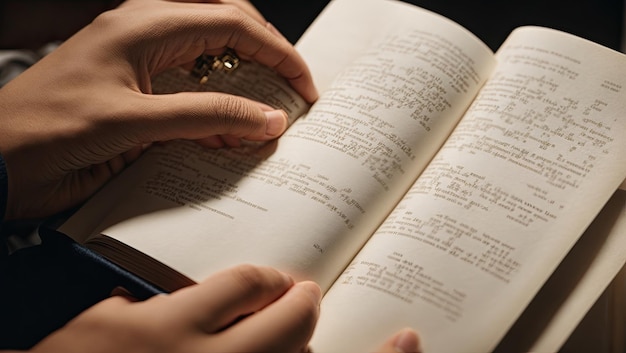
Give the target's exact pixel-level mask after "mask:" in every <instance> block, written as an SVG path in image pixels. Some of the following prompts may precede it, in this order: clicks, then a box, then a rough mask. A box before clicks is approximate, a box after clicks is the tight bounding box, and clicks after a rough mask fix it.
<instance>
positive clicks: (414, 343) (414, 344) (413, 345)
mask: <svg viewBox="0 0 626 353" xmlns="http://www.w3.org/2000/svg"><path fill="white" fill-rule="evenodd" d="M392 341H393V348H394V350H395V351H396V352H398V353H418V352H421V351H422V350H421V348H420V341H419V337H418V336H417V332H415V331H414V330H413V329H411V328H408V327H407V328H404V329H402V330H401V331H400V332H398V333H397V334H396V335H395V336H394V337H393V338H392Z"/></svg>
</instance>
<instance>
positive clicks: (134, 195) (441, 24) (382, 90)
mask: <svg viewBox="0 0 626 353" xmlns="http://www.w3.org/2000/svg"><path fill="white" fill-rule="evenodd" d="M372 3H382V4H384V6H383V9H386V10H387V12H388V14H389V16H391V17H393V18H395V19H396V20H395V21H394V22H393V23H388V24H387V25H382V23H383V22H386V20H385V21H383V20H382V18H381V26H377V28H376V30H373V31H369V32H360V31H359V32H353V31H350V26H347V27H345V29H346V31H345V32H343V33H338V32H329V33H327V34H326V35H324V36H321V37H320V38H318V41H317V44H316V45H317V46H318V48H319V50H320V51H326V50H328V49H330V48H328V47H326V46H325V44H326V43H327V42H328V40H329V39H331V38H333V39H337V37H339V36H341V37H342V38H345V40H343V43H344V47H345V50H339V51H337V52H334V51H331V52H327V54H328V55H329V56H330V57H334V58H336V59H337V60H334V61H332V62H331V63H330V65H327V66H322V67H321V68H322V69H325V70H330V71H332V72H333V73H334V74H333V75H335V76H336V78H335V80H334V81H333V84H332V85H330V86H326V85H324V84H321V85H319V88H320V90H321V91H322V92H321V93H322V95H321V97H320V99H319V100H318V101H317V102H316V103H315V104H314V105H313V106H312V107H311V109H310V110H309V111H308V113H307V114H306V115H305V116H304V117H300V118H299V119H298V120H296V122H295V123H294V124H293V125H292V126H291V127H290V128H289V129H288V131H287V132H286V133H285V134H284V135H283V136H282V137H281V138H280V139H278V140H277V141H275V142H274V143H270V144H267V145H265V146H264V147H263V148H261V149H260V150H258V151H256V153H257V154H259V153H261V154H263V155H262V156H260V158H256V157H253V156H248V155H246V153H245V151H244V152H242V151H240V150H232V149H221V150H217V151H215V150H206V149H202V148H200V147H199V146H196V145H194V144H193V143H188V142H182V141H177V142H174V143H170V144H168V145H167V146H155V147H153V148H151V149H150V150H149V151H148V152H147V153H146V154H145V155H144V156H142V158H141V160H139V161H138V162H137V163H136V164H135V165H134V166H133V167H131V170H130V171H129V175H131V174H132V173H135V172H137V170H141V172H137V173H142V175H141V176H140V177H138V178H137V179H138V183H136V184H135V185H134V186H133V187H132V188H130V190H128V191H127V192H126V195H124V196H123V198H120V199H118V200H117V201H116V203H117V205H116V207H114V208H113V209H112V210H111V212H109V213H108V214H107V215H106V217H105V218H104V219H102V222H101V223H100V224H98V225H97V226H96V227H95V233H102V234H105V235H106V236H108V237H110V238H113V239H115V240H116V241H117V242H119V243H122V244H126V246H128V247H132V248H134V249H137V250H139V251H141V252H143V253H145V254H147V255H149V256H150V257H152V258H154V259H156V260H157V261H160V262H161V263H164V264H166V265H168V266H170V267H172V268H174V269H176V270H178V271H180V272H181V273H183V274H184V275H186V276H188V277H189V278H191V279H193V280H201V279H203V278H204V277H206V276H207V275H208V274H210V273H212V272H214V271H216V270H218V269H221V268H224V267H229V266H232V265H235V264H239V263H242V262H249V263H256V264H264V265H270V266H274V267H277V268H280V269H282V270H284V271H286V272H289V273H290V274H292V275H293V276H294V277H295V278H298V279H304V278H307V279H313V280H315V281H316V282H318V283H319V284H320V286H321V287H322V288H323V289H326V288H328V287H329V286H330V284H331V283H332V282H333V281H334V280H335V279H336V277H337V275H338V274H339V273H340V271H341V270H343V268H344V267H345V265H346V264H347V263H349V261H350V259H351V258H352V257H353V256H354V254H355V253H356V252H357V251H358V249H360V248H361V247H362V245H363V243H365V242H366V241H367V239H368V238H369V236H370V235H371V234H372V232H373V231H374V229H376V227H377V226H378V225H379V224H380V223H381V222H382V221H383V220H384V218H385V217H386V216H387V215H388V214H389V212H390V210H391V209H392V208H393V207H394V206H395V204H396V203H397V202H398V200H399V199H400V198H401V197H402V195H403V194H404V193H405V192H406V190H407V189H408V187H409V186H410V185H411V184H412V183H413V181H414V180H415V179H416V177H417V175H419V173H420V172H421V170H422V169H423V168H424V166H425V165H426V164H427V163H428V162H429V161H430V160H431V158H432V156H433V155H434V154H435V153H436V151H437V150H438V149H439V146H441V144H442V143H443V141H445V139H446V138H447V137H448V135H449V133H450V131H451V130H452V129H453V128H454V126H455V125H456V124H457V122H458V120H459V118H460V117H461V115H462V114H463V112H464V111H465V110H466V109H467V107H468V106H469V105H470V103H471V101H472V99H473V98H474V97H475V95H476V93H477V92H478V89H479V87H480V86H481V85H482V84H483V82H484V80H485V79H486V77H487V76H488V75H489V73H490V72H491V69H492V67H493V64H494V59H493V53H492V52H491V51H490V50H489V49H488V48H487V46H486V45H484V44H483V43H482V42H480V41H479V40H478V39H477V38H476V37H475V36H473V35H472V34H470V33H469V32H468V31H466V30H465V29H463V28H461V27H460V26H458V25H456V24H454V23H453V22H451V21H449V20H447V19H445V18H443V17H441V16H438V15H435V14H433V13H430V12H427V11H424V10H421V9H418V8H414V7H409V6H408V5H406V4H402V3H400V2H391V1H385V2H375V1H362V0H359V1H355V0H340V1H333V2H332V3H331V5H330V7H332V8H334V9H340V11H339V12H332V13H335V14H336V13H339V14H340V15H341V16H343V17H342V18H343V20H342V22H343V23H350V22H351V21H352V23H358V24H360V25H361V26H362V25H363V24H365V25H371V19H372V18H377V17H380V11H379V10H380V9H378V8H374V7H371V4H372ZM368 9H369V11H367V10H368ZM355 10H356V11H357V12H355ZM328 14H329V12H328V11H325V12H324V13H322V15H321V17H322V19H321V20H320V21H317V22H316V23H314V24H313V26H314V27H315V28H322V27H323V26H324V25H323V23H324V21H323V18H325V16H328ZM355 16H356V17H355ZM383 18H387V17H386V16H383ZM337 30H339V28H338V29H337ZM355 38H359V40H356V39H355ZM356 43H360V45H359V46H356V47H351V46H352V45H354V44H356ZM347 53H351V54H352V55H351V56H344V55H346V54H347ZM305 58H306V59H307V60H308V61H310V62H311V63H312V66H313V67H315V68H319V67H320V66H319V65H315V64H313V62H314V61H315V60H314V58H312V57H305ZM236 73H239V71H237V72H236ZM313 74H314V76H315V77H318V76H319V77H321V76H322V73H321V72H320V71H319V70H314V71H313ZM103 192H104V193H107V194H108V193H118V191H116V190H111V189H105V190H103ZM94 202H97V201H94ZM76 217H81V215H80V214H77V215H76ZM99 239H103V238H101V237H95V238H94V239H90V240H87V243H90V244H93V243H94V242H96V241H97V242H101V240H99ZM114 261H115V260H114ZM146 275H147V274H146Z"/></svg>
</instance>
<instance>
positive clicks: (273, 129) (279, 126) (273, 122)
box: [265, 109, 287, 136]
mask: <svg viewBox="0 0 626 353" xmlns="http://www.w3.org/2000/svg"><path fill="white" fill-rule="evenodd" d="M265 118H266V119H267V125H266V128H265V134H266V135H268V136H278V135H280V134H282V133H283V132H284V131H285V129H286V128H287V113H285V111H283V110H280V109H277V110H270V111H267V112H265Z"/></svg>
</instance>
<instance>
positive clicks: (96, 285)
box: [0, 0, 624, 352]
mask: <svg viewBox="0 0 626 353" xmlns="http://www.w3.org/2000/svg"><path fill="white" fill-rule="evenodd" d="M120 2H121V0H56V1H53V0H48V1H46V0H0V50H1V49H37V48H40V47H41V46H43V45H44V44H46V43H48V42H51V41H57V40H64V39H66V38H68V37H69V36H70V35H72V34H73V33H75V32H76V31H77V30H78V29H80V28H81V27H83V26H84V25H86V24H88V23H89V22H90V21H91V20H92V19H93V18H94V17H96V16H97V15H98V14H99V13H101V12H102V11H105V10H107V9H110V8H113V7H115V6H117V5H118V4H119V3H120ZM252 2H253V3H254V4H255V5H256V6H257V8H259V10H260V11H261V12H262V13H263V14H264V15H265V17H266V18H267V19H268V20H269V21H270V22H272V23H273V24H274V26H275V27H277V28H278V29H279V30H280V31H281V32H282V33H283V34H284V35H285V36H286V37H287V38H288V39H289V40H290V41H291V42H295V41H296V40H297V39H298V37H299V36H300V35H301V34H302V33H303V32H304V30H305V29H306V28H307V27H308V25H309V24H310V23H311V22H312V21H313V19H314V18H315V17H316V16H317V14H318V13H319V12H320V11H321V10H322V9H323V7H324V6H325V5H326V3H327V2H328V0H322V1H320V0H301V1H298V0H252ZM407 2H410V3H413V4H416V5H419V6H422V7H424V8H427V9H429V10H432V11H434V12H437V13H440V14H442V15H444V16H446V17H449V18H450V19H452V20H454V21H456V22H458V23H460V24H461V25H463V26H464V27H466V28H467V29H468V30H470V31H471V32H473V33H474V34H476V35H477V36H478V37H479V38H481V39H482V40H483V41H485V43H486V44H487V45H489V46H490V47H491V48H492V49H494V50H495V49H497V48H498V47H499V45H500V44H501V43H502V42H503V40H504V39H505V38H506V36H507V35H508V34H509V33H510V31H511V30H512V29H513V28H515V27H518V26H521V25H541V26H547V27H551V28H555V29H560V30H564V31H567V32H570V33H573V34H576V35H578V36H581V37H583V38H587V39H590V40H592V41H595V42H597V43H600V44H602V45H605V46H608V47H610V48H613V49H616V50H619V49H620V45H621V37H622V24H623V23H622V21H623V18H622V17H623V15H624V8H623V0H525V1H519V2H515V1H511V0H475V1H473V2H472V1H468V0H412V1H407ZM389 20H390V21H393V19H389ZM19 255H20V256H13V255H12V256H11V258H12V259H11V261H10V263H9V266H11V267H12V268H14V269H15V270H14V271H8V273H14V274H15V276H16V278H15V279H14V280H15V281H14V282H16V283H22V284H23V285H24V286H25V288H17V290H15V291H7V290H6V289H7V288H3V286H2V285H1V283H0V304H5V306H4V307H2V306H1V305H0V317H2V319H0V349H1V348H7V347H9V346H8V344H9V342H10V341H12V342H11V344H12V348H28V347H29V346H30V345H31V344H32V343H33V342H36V341H37V340H38V339H40V338H41V337H43V336H45V335H46V334H47V333H48V332H49V331H50V330H53V329H55V328H56V327H58V326H60V325H62V324H63V323H64V322H65V321H66V320H68V319H69V318H71V317H72V316H73V315H75V314H76V313H78V312H79V311H80V310H82V309H84V308H86V307H88V306H89V305H91V304H93V303H94V302H96V301H98V300H99V299H102V298H103V297H106V296H108V293H109V292H110V289H111V287H110V286H112V285H118V284H119V283H117V282H116V281H117V277H115V276H112V275H111V274H110V273H108V272H106V271H102V270H101V269H96V268H93V266H95V265H93V263H92V262H80V259H78V258H76V257H71V256H66V254H64V253H63V252H61V251H57V250H54V249H53V250H46V249H45V248H41V247H34V248H30V249H25V251H22V252H21V253H20V254H19ZM33 261H34V263H33ZM37 263H39V264H40V266H38V265H37ZM77 264H78V265H77ZM98 271H99V272H100V275H97V274H96V275H94V273H98ZM26 278H29V279H32V280H31V282H32V283H30V282H29V283H24V282H25V281H24V279H26ZM8 280H9V281H8V282H11V280H12V278H9V279H8ZM51 282H54V284H55V285H54V286H52V287H53V288H56V289H57V290H58V289H59V288H63V289H64V290H62V291H59V292H56V291H50V290H49V289H46V288H45V286H46V283H48V284H49V283H51ZM31 287H32V288H38V289H34V290H33V289H32V288H31ZM42 287H44V288H43V289H42ZM28 288H31V290H29V289H28ZM21 289H24V290H21ZM12 295H15V296H16V297H13V296H12ZM3 296H4V297H3ZM5 297H6V298H5ZM101 297H102V298H101ZM33 303H36V304H37V305H35V306H33ZM14 304H21V306H20V305H17V306H16V307H12V308H10V309H12V312H14V316H11V315H8V314H9V310H8V309H7V306H12V305H14ZM598 305H600V306H598ZM601 305H602V302H598V304H597V305H596V306H597V307H598V308H597V310H593V309H592V314H594V313H595V318H596V319H595V320H586V321H583V322H582V323H581V324H580V325H579V326H578V328H577V330H576V331H575V332H574V334H573V335H572V338H570V340H569V341H568V342H567V343H566V345H565V346H564V347H563V348H562V350H561V352H580V351H607V349H606V345H607V342H609V341H610V339H609V338H607V337H608V336H609V335H610V332H609V331H610V329H605V328H604V327H594V325H596V326H597V323H598V322H600V323H601V322H606V321H607V318H606V317H605V316H606V315H609V314H610V313H608V312H607V310H604V309H603V307H601ZM21 308H27V309H29V310H30V311H29V312H28V313H26V312H25V311H24V310H22V309H21ZM59 310H62V311H63V313H62V314H61V315H59ZM587 317H588V318H589V317H590V315H587ZM46 323H47V324H46ZM24 332H28V333H29V334H28V335H27V336H20V333H24ZM594 333H595V335H594ZM9 338H10V339H9ZM583 343H584V344H583ZM3 344H4V346H2V345H3ZM587 345H588V346H590V347H593V348H592V349H590V350H589V349H586V347H587V348H588V346H587Z"/></svg>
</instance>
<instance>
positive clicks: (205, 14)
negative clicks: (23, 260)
mask: <svg viewBox="0 0 626 353" xmlns="http://www.w3.org/2000/svg"><path fill="white" fill-rule="evenodd" d="M231 2H232V3H233V4H234V5H233V4H224V3H222V2H219V3H218V2H216V3H202V4H201V3H182V2H181V3H178V2H167V1H155V0H128V1H126V2H125V3H124V4H123V5H122V6H120V7H119V8H118V9H115V10H112V11H109V12H106V13H104V14H102V15H100V16H99V17H98V18H96V19H95V20H94V21H93V22H92V23H91V24H90V25H88V26H87V27H85V28H84V29H83V30H81V31H80V32H78V33H77V34H76V35H74V36H73V37H72V38H70V39H68V40H67V41H66V42H65V43H64V44H63V45H61V46H60V47H59V48H58V49H57V50H55V51H54V52H53V53H51V54H50V55H48V56H46V57H45V58H44V59H42V60H41V61H40V62H38V63H37V64H35V65H34V66H33V67H31V68H30V69H29V70H27V71H26V72H24V73H23V74H21V75H20V76H18V77H17V78H16V79H14V80H13V81H11V82H10V83H9V84H7V85H6V86H5V87H3V88H2V89H0V110H1V111H2V116H1V117H0V154H1V155H2V156H3V157H4V159H5V162H6V167H7V173H8V182H9V193H8V201H7V211H6V214H5V219H7V220H9V219H24V218H37V217H45V216H48V215H51V214H53V213H55V212H58V211H61V210H64V209H67V208H68V207H71V206H74V205H77V204H78V203H80V202H82V201H84V200H85V199H86V198H87V197H88V196H90V195H91V194H92V193H93V192H95V191H96V190H97V189H98V188H100V187H101V186H102V185H103V184H104V183H105V182H106V181H108V180H109V179H110V178H111V177H112V176H113V175H115V174H116V173H118V172H119V171H121V170H122V169H123V168H124V166H125V165H127V164H128V163H130V162H131V161H133V160H135V159H136V158H137V157H138V156H139V155H140V154H141V152H142V149H143V148H144V147H145V146H147V145H149V144H150V143H152V142H155V141H168V140H172V139H179V138H183V139H189V140H197V141H199V142H200V143H202V144H204V145H208V146H213V147H219V146H221V145H223V144H224V140H226V141H232V139H233V138H237V139H240V138H242V139H249V140H268V139H273V138H275V137H277V136H279V135H281V134H282V133H283V132H284V130H285V128H286V124H287V122H286V115H285V113H284V112H282V111H276V110H271V109H270V108H269V107H267V106H265V105H262V104H260V103H256V102H253V101H250V100H247V99H243V98H241V97H235V96H231V95H225V94H219V93H179V94H172V95H151V94H150V93H151V83H150V78H151V77H152V76H153V75H155V74H157V73H159V72H161V71H163V70H165V69H167V68H169V67H172V66H177V65H182V64H184V63H188V62H192V61H193V60H195V58H196V57H198V56H199V55H200V54H202V53H206V54H209V55H216V54H218V53H221V52H223V51H224V50H225V48H227V47H228V48H232V49H234V50H235V51H236V52H237V54H238V55H239V56H240V57H241V58H242V59H246V60H254V61H257V62H259V63H261V64H264V65H267V66H269V67H272V68H274V69H275V70H276V71H277V72H278V73H279V74H280V75H282V76H284V77H285V78H287V79H288V81H289V82H290V83H291V85H292V86H293V87H294V88H295V89H296V90H297V91H298V92H299V93H300V94H301V95H302V96H303V97H304V98H305V99H306V100H308V101H313V100H315V99H316V98H317V93H316V91H315V88H314V86H313V83H312V79H311V76H310V73H309V71H308V68H307V67H306V65H305V63H304V61H303V59H302V58H301V57H300V56H299V55H298V53H297V52H296V51H295V49H294V48H293V46H292V45H291V44H289V43H288V42H287V40H285V39H284V38H283V37H282V36H280V35H276V33H277V32H276V31H275V30H274V29H273V27H271V26H267V25H266V24H265V22H263V19H262V17H259V16H260V15H254V12H251V11H252V10H250V8H249V7H246V6H248V5H246V2H244V1H237V0H232V1H231ZM244 8H245V9H246V10H245V11H244V10H242V9H244ZM249 13H250V14H249ZM253 16H254V17H253ZM220 136H227V137H228V138H221V137H220Z"/></svg>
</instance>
